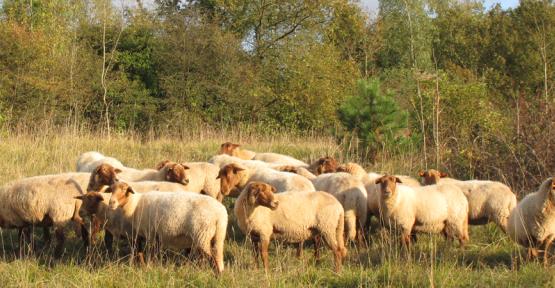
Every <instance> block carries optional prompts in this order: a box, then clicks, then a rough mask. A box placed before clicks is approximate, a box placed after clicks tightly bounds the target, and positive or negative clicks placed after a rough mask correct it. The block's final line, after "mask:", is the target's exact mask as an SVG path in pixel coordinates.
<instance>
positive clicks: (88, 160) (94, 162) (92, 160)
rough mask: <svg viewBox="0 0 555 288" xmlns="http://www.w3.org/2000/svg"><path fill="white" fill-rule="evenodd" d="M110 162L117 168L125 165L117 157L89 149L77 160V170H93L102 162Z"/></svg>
mask: <svg viewBox="0 0 555 288" xmlns="http://www.w3.org/2000/svg"><path fill="white" fill-rule="evenodd" d="M104 163H106V164H110V165H112V166H114V167H115V168H117V169H123V168H125V166H123V164H122V163H121V162H120V161H119V160H118V159H116V158H112V157H107V156H104V155H102V154H101V153H99V152H96V151H89V152H85V153H83V154H81V156H80V157H79V159H78V160H77V172H93V171H94V169H95V168H96V167H98V165H100V164H104Z"/></svg>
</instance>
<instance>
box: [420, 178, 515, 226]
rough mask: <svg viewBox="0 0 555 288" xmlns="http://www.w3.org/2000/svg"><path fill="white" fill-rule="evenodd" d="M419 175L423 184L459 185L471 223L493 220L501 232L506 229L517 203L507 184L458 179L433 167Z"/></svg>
mask: <svg viewBox="0 0 555 288" xmlns="http://www.w3.org/2000/svg"><path fill="white" fill-rule="evenodd" d="M420 176H421V177H422V179H423V183H424V184H425V185H432V184H452V185H455V186H457V187H459V188H460V189H461V190H462V191H463V193H464V195H465V196H466V198H467V199H468V205H469V214H468V219H469V223H470V224H471V225H483V224H487V223H489V222H494V223H495V224H497V225H498V226H499V228H501V230H503V232H506V231H507V221H508V219H509V215H510V214H511V211H512V210H513V209H514V208H515V207H516V204H517V201H516V196H515V194H514V193H513V192H512V191H511V188H509V187H508V186H507V185H505V184H503V183H500V182H495V181H480V180H469V181H459V180H456V179H452V178H448V177H447V174H445V173H443V172H439V171H437V170H434V169H430V170H428V171H420Z"/></svg>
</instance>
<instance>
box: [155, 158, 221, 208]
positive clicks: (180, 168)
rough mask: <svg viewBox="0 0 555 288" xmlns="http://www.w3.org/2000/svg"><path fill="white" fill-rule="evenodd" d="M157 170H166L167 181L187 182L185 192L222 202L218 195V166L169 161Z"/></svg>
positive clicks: (204, 163)
mask: <svg viewBox="0 0 555 288" xmlns="http://www.w3.org/2000/svg"><path fill="white" fill-rule="evenodd" d="M164 162H166V161H164ZM157 168H159V169H160V170H162V169H167V171H168V172H167V173H168V174H167V176H166V180H168V181H171V182H176V183H184V182H187V184H186V185H185V186H184V188H185V190H186V191H190V192H197V193H201V194H204V195H208V196H210V197H213V198H215V199H218V201H220V202H222V200H223V195H222V194H221V193H220V181H219V180H218V174H219V172H220V168H219V167H218V166H216V165H214V164H210V163H207V162H186V163H174V162H171V161H169V162H166V163H165V164H164V165H163V166H160V165H159V166H158V167H157Z"/></svg>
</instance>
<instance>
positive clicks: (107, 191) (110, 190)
mask: <svg viewBox="0 0 555 288" xmlns="http://www.w3.org/2000/svg"><path fill="white" fill-rule="evenodd" d="M104 187H106V189H104V191H102V189H101V190H100V191H101V192H104V193H112V192H114V191H113V190H112V187H110V186H104Z"/></svg>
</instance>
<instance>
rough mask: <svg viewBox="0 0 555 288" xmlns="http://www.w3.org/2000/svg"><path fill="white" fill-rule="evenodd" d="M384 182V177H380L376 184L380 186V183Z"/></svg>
mask: <svg viewBox="0 0 555 288" xmlns="http://www.w3.org/2000/svg"><path fill="white" fill-rule="evenodd" d="M382 180H383V179H382V177H380V178H378V179H377V180H376V182H375V183H376V184H380V183H382Z"/></svg>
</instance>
